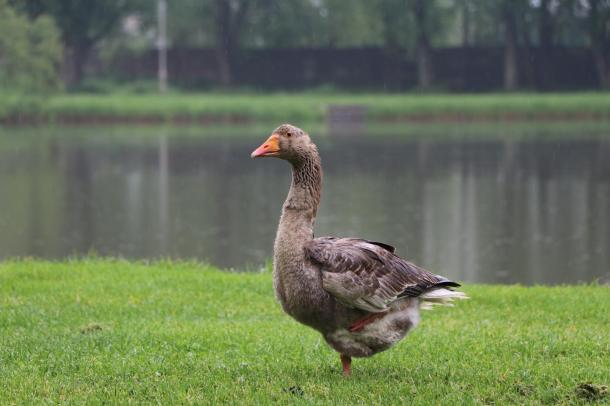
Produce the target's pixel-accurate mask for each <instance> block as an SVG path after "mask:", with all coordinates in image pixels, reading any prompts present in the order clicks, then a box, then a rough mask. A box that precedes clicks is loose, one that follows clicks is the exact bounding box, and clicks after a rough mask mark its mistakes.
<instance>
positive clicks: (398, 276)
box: [305, 237, 460, 312]
mask: <svg viewBox="0 0 610 406" xmlns="http://www.w3.org/2000/svg"><path fill="white" fill-rule="evenodd" d="M305 254H306V256H307V257H308V259H309V260H310V261H312V262H313V263H315V264H318V265H319V266H320V268H321V269H322V285H323V287H324V289H325V290H326V291H328V292H329V293H330V294H332V295H333V296H335V297H336V298H337V299H338V300H340V301H341V302H343V303H345V304H346V305H348V306H351V307H356V308H359V309H362V310H366V311H369V312H382V311H385V310H387V309H388V306H389V305H391V304H392V302H394V301H396V300H398V299H400V298H403V297H417V296H420V295H422V294H423V293H425V292H427V291H429V290H432V289H436V288H440V287H444V288H451V287H457V286H460V285H459V284H457V283H455V282H452V281H450V280H448V279H446V278H444V277H442V276H439V275H435V274H433V273H431V272H428V271H426V270H425V269H423V268H420V267H418V266H417V265H414V264H412V263H410V262H408V261H405V260H404V259H402V258H400V257H398V256H397V255H395V254H394V247H392V246H390V245H387V244H383V243H378V242H370V241H366V240H362V239H358V238H336V237H320V238H316V239H314V240H312V241H310V242H309V243H307V244H306V245H305Z"/></svg>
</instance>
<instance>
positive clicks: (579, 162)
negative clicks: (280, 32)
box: [0, 135, 610, 284]
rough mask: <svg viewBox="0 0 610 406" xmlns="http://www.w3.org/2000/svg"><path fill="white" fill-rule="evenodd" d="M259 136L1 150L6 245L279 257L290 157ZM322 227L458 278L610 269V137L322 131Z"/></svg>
mask: <svg viewBox="0 0 610 406" xmlns="http://www.w3.org/2000/svg"><path fill="white" fill-rule="evenodd" d="M259 141H260V140H259V139H258V138H242V139H236V138H231V139H227V138H205V139H196V138H180V137H175V136H171V137H170V136H168V135H163V136H159V137H148V138H141V139H138V140H133V139H131V140H129V141H121V140H116V139H115V140H104V138H101V137H100V138H96V137H93V138H86V139H85V138H82V139H75V138H69V139H62V138H53V139H45V140H44V141H41V140H37V139H36V138H33V139H32V141H31V142H28V143H23V142H22V143H21V144H20V145H19V146H18V147H14V148H10V147H9V148H2V150H1V151H0V184H1V185H2V190H1V195H0V247H1V248H0V250H1V251H0V255H1V256H2V257H9V256H39V257H49V258H59V257H64V256H66V255H72V254H82V253H87V252H97V253H99V254H101V255H121V256H125V257H129V258H142V257H160V256H171V257H180V258H198V259H207V260H209V261H211V262H212V263H214V264H217V265H220V266H223V267H227V266H230V267H243V266H244V265H245V264H246V263H250V264H261V263H262V262H263V261H264V260H265V259H266V258H268V257H269V256H270V255H271V249H272V242H273V237H274V233H275V227H276V225H277V220H278V215H279V211H280V207H281V204H282V202H283V199H284V197H285V194H286V192H287V188H288V184H289V181H290V179H289V169H288V167H287V164H286V163H284V162H281V161H277V160H270V159H269V160H265V161H252V160H250V159H249V157H248V156H249V152H250V150H251V149H252V148H254V147H255V146H256V145H258V144H257V143H258V142H259ZM318 144H319V146H320V149H321V153H322V157H323V162H324V167H325V185H324V192H323V198H322V201H323V203H322V207H321V209H320V211H319V215H320V217H319V218H318V228H317V230H318V234H319V235H325V234H334V235H344V236H349V235H354V236H361V237H366V238H370V239H373V240H380V241H386V242H389V243H392V244H393V245H395V246H396V247H397V249H398V252H399V253H400V254H402V255H404V256H406V257H408V258H410V259H412V260H414V261H416V262H418V263H420V264H421V265H424V266H426V267H428V268H430V269H433V270H435V271H437V272H439V273H442V274H445V275H447V276H450V277H452V278H457V279H460V280H466V281H476V282H503V283H513V282H520V283H526V284H532V283H562V282H577V281H591V280H593V279H595V278H597V277H607V275H608V272H609V270H610V254H609V251H610V250H609V248H610V159H608V158H609V157H610V142H608V141H605V140H562V141H553V142H542V141H501V140H500V141H434V142H430V141H404V140H400V139H399V138H379V137H377V138H374V137H366V136H362V137H338V138H327V137H325V138H321V139H319V140H318Z"/></svg>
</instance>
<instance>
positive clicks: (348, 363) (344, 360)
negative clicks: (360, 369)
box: [341, 354, 352, 376]
mask: <svg viewBox="0 0 610 406" xmlns="http://www.w3.org/2000/svg"><path fill="white" fill-rule="evenodd" d="M341 365H343V376H349V375H350V374H351V373H352V357H350V356H349V355H343V354H341Z"/></svg>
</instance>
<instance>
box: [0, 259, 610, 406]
mask: <svg viewBox="0 0 610 406" xmlns="http://www.w3.org/2000/svg"><path fill="white" fill-rule="evenodd" d="M464 290H465V291H466V292H467V293H468V294H469V295H470V296H471V300H469V301H464V302H460V303H459V304H458V305H457V306H456V307H454V308H437V309H435V310H433V311H428V312H425V313H424V314H423V319H422V323H421V324H420V326H419V327H418V328H417V329H416V330H415V331H414V332H413V333H412V334H411V335H410V336H409V337H407V339H405V340H404V341H403V342H401V343H400V344H399V345H398V346H397V347H395V348H393V349H391V350H390V351H387V352H385V353H382V354H379V355H377V356H375V357H372V358H369V359H356V360H355V361H354V372H353V375H352V377H350V378H348V379H345V378H343V377H342V376H341V373H340V364H339V360H338V356H337V355H336V353H334V352H333V351H331V350H330V349H329V348H328V347H327V346H326V345H325V343H324V341H323V340H322V339H321V337H320V336H319V335H318V334H317V333H316V332H314V331H312V330H310V329H308V328H306V327H304V326H301V325H299V324H297V323H296V322H294V321H292V320H291V319H289V318H288V317H287V316H285V315H284V314H283V313H282V312H281V310H280V308H279V306H278V305H277V304H276V303H275V301H274V299H273V293H272V288H271V275H270V274H269V273H268V272H263V273H249V274H243V273H241V274H240V273H223V272H220V271H218V270H216V269H214V268H212V267H209V266H204V265H199V264H191V263H171V262H157V263H152V264H145V263H134V262H126V261H119V260H99V259H88V260H87V259H85V260H77V261H69V262H61V263H55V262H41V261H31V260H25V261H8V262H3V263H0V403H2V404H42V403H69V404H72V403H75V404H83V403H88V404H102V403H109V404H117V403H120V404H125V403H130V402H132V403H159V404H218V403H221V402H225V403H230V404H269V403H274V402H277V403H280V404H285V403H292V402H294V403H298V404H357V403H361V404H535V405H538V404H549V403H560V404H562V403H563V404H574V403H577V404H579V403H580V404H586V403H588V402H589V401H588V400H587V399H586V397H584V396H583V395H582V394H580V393H582V392H583V390H582V389H581V390H579V389H577V388H578V387H579V385H582V384H585V383H593V384H594V385H607V384H608V383H610V288H609V287H607V286H559V287H529V288H528V287H521V286H481V285H466V286H465V287H464ZM597 388H599V387H597ZM598 401H599V402H601V403H606V404H607V403H609V401H610V398H609V397H608V396H602V395H600V397H599V400H598Z"/></svg>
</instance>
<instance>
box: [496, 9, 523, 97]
mask: <svg viewBox="0 0 610 406" xmlns="http://www.w3.org/2000/svg"><path fill="white" fill-rule="evenodd" d="M517 12H518V11H517V8H516V7H515V1H514V0H504V1H503V2H502V4H501V6H500V15H501V21H502V25H503V27H504V89H505V90H516V89H517V87H518V86H519V68H518V67H519V61H518V50H517Z"/></svg>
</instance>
